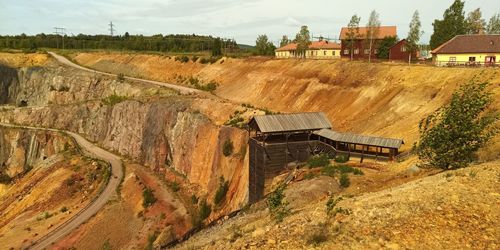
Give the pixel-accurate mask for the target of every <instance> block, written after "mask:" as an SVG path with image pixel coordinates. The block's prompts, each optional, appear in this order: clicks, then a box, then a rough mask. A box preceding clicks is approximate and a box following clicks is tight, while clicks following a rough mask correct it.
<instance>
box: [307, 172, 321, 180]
mask: <svg viewBox="0 0 500 250" xmlns="http://www.w3.org/2000/svg"><path fill="white" fill-rule="evenodd" d="M316 176H318V175H317V174H316V173H314V172H308V173H306V174H305V175H304V179H306V180H311V179H314V178H316Z"/></svg>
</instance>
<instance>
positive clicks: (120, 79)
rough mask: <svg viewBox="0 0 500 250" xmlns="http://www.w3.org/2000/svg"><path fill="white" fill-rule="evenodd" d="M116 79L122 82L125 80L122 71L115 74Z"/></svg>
mask: <svg viewBox="0 0 500 250" xmlns="http://www.w3.org/2000/svg"><path fill="white" fill-rule="evenodd" d="M116 80H118V81H119V82H123V81H125V76H124V75H123V74H122V73H120V74H118V75H116Z"/></svg>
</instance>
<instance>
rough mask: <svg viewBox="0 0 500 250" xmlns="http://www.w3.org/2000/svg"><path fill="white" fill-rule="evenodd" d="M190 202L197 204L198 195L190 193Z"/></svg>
mask: <svg viewBox="0 0 500 250" xmlns="http://www.w3.org/2000/svg"><path fill="white" fill-rule="evenodd" d="M191 203H193V204H198V197H196V195H195V194H193V195H191Z"/></svg>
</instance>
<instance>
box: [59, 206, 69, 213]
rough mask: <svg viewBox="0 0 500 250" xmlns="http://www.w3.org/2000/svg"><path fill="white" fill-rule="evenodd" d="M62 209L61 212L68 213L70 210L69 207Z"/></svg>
mask: <svg viewBox="0 0 500 250" xmlns="http://www.w3.org/2000/svg"><path fill="white" fill-rule="evenodd" d="M60 211H61V213H66V212H67V211H68V208H67V207H62V208H61V210H60Z"/></svg>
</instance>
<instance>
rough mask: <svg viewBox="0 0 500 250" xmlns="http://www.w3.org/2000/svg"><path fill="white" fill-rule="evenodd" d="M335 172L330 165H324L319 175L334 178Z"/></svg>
mask: <svg viewBox="0 0 500 250" xmlns="http://www.w3.org/2000/svg"><path fill="white" fill-rule="evenodd" d="M336 172H337V170H336V169H335V168H334V167H333V166H332V165H326V166H325V167H323V168H322V169H321V174H323V175H326V176H330V177H334V176H335V173H336Z"/></svg>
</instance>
